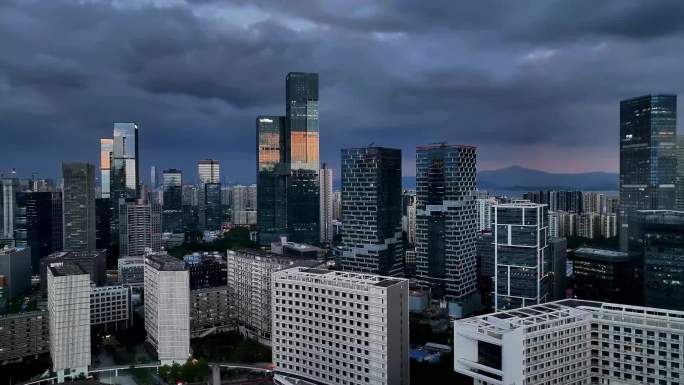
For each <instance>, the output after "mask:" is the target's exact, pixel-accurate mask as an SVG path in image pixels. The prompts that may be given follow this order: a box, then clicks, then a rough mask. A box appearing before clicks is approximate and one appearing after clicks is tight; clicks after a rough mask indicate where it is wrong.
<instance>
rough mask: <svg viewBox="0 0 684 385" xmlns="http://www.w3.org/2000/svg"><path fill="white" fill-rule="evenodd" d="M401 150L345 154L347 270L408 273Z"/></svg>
mask: <svg viewBox="0 0 684 385" xmlns="http://www.w3.org/2000/svg"><path fill="white" fill-rule="evenodd" d="M401 210H402V196H401V150H397V149H392V148H384V147H362V148H352V149H344V150H342V226H343V228H342V255H341V257H340V258H339V265H340V267H341V268H342V269H343V270H346V271H354V272H358V273H368V274H380V275H392V276H397V275H400V274H402V273H403V270H404V269H403V259H404V249H403V243H402V242H403V241H402V230H401Z"/></svg>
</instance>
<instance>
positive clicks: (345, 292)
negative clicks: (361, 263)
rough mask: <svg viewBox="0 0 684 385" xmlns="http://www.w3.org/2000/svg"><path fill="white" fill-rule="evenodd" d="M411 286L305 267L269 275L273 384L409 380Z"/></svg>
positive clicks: (397, 383)
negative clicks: (271, 303)
mask: <svg viewBox="0 0 684 385" xmlns="http://www.w3.org/2000/svg"><path fill="white" fill-rule="evenodd" d="M408 286H409V285H408V280H406V279H402V278H394V277H383V276H378V275H368V274H360V273H349V272H340V271H330V270H322V269H311V268H303V267H294V268H290V269H286V270H282V271H279V272H276V273H274V274H273V280H272V291H273V363H274V366H275V369H274V371H275V376H274V382H275V383H276V384H279V385H294V384H324V385H338V384H341V385H361V384H364V385H365V384H371V385H390V384H391V385H408V383H409V313H408V303H409V293H408Z"/></svg>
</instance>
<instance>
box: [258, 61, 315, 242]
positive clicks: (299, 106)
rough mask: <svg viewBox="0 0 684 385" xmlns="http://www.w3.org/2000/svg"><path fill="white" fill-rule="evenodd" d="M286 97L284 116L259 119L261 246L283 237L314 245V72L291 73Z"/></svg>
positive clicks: (287, 82) (288, 78) (286, 87)
mask: <svg viewBox="0 0 684 385" xmlns="http://www.w3.org/2000/svg"><path fill="white" fill-rule="evenodd" d="M285 99H286V107H285V116H284V117H280V116H261V117H259V118H257V123H256V124H257V153H258V160H257V180H258V181H259V184H260V185H264V187H265V191H264V192H263V194H260V195H259V196H260V199H259V202H260V203H259V204H258V211H262V210H263V211H266V212H261V213H259V214H258V215H259V220H260V221H263V222H262V223H261V224H259V231H260V238H261V239H260V242H261V243H262V244H266V243H268V241H269V240H270V239H273V237H274V236H276V235H281V234H282V233H284V234H285V235H287V236H288V238H289V239H290V240H292V241H294V242H300V243H318V242H319V240H320V232H319V220H320V218H319V211H320V201H319V194H320V191H319V179H318V173H319V171H318V170H319V167H320V161H319V126H318V74H316V73H302V72H291V73H289V74H288V75H287V78H286V86H285ZM276 132H278V133H279V134H278V135H279V138H278V140H277V141H276V136H275V133H276ZM277 154H279V155H278V160H277V164H276V155H277ZM271 170H272V171H271ZM260 175H261V177H260ZM259 189H261V186H260V187H259ZM281 191H283V192H282V193H280V192H281ZM283 223H284V224H285V226H284V229H285V231H284V232H283V231H281V230H282V228H283V227H282V224H283Z"/></svg>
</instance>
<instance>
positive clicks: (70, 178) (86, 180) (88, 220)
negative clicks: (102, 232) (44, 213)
mask: <svg viewBox="0 0 684 385" xmlns="http://www.w3.org/2000/svg"><path fill="white" fill-rule="evenodd" d="M62 176H63V178H64V187H63V194H62V199H63V205H62V210H63V218H64V227H63V234H64V244H63V246H64V250H65V251H93V250H95V166H93V165H92V164H90V163H80V162H73V163H62Z"/></svg>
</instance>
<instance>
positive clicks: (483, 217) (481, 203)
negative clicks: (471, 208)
mask: <svg viewBox="0 0 684 385" xmlns="http://www.w3.org/2000/svg"><path fill="white" fill-rule="evenodd" d="M496 203H497V201H496V198H494V197H488V198H478V199H477V217H478V221H477V222H478V226H477V229H478V230H479V231H489V230H491V229H492V206H493V205H495V204H496Z"/></svg>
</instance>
